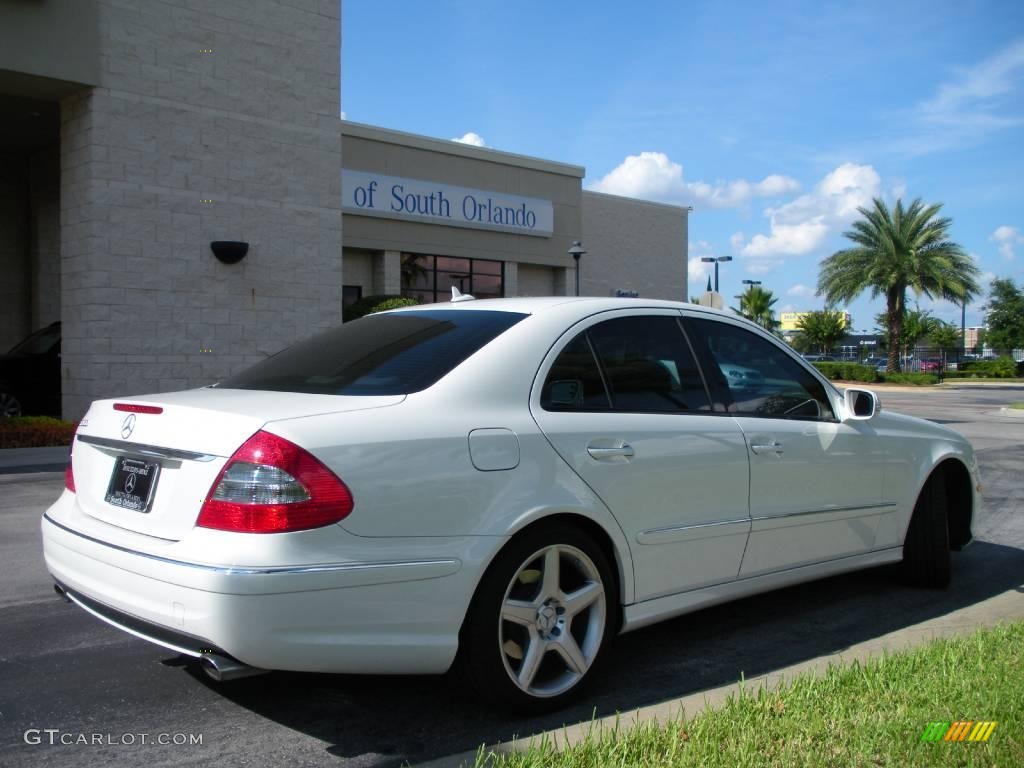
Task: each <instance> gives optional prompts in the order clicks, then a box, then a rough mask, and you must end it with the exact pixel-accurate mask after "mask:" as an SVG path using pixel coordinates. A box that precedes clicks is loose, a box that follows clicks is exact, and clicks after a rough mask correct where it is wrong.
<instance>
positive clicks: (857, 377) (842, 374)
mask: <svg viewBox="0 0 1024 768" xmlns="http://www.w3.org/2000/svg"><path fill="white" fill-rule="evenodd" d="M813 365H814V367H815V368H817V369H818V370H819V371H821V372H822V373H823V374H825V375H826V376H828V377H829V379H831V380H832V381H863V382H867V383H871V382H875V381H878V380H879V375H878V371H876V370H875V369H874V368H873V367H872V366H870V365H861V364H860V363H814V364H813Z"/></svg>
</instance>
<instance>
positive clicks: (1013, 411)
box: [999, 408, 1024, 419]
mask: <svg viewBox="0 0 1024 768" xmlns="http://www.w3.org/2000/svg"><path fill="white" fill-rule="evenodd" d="M999 415H1000V416H1013V417H1014V418H1018V419H1024V409H1022V408H1000V409H999Z"/></svg>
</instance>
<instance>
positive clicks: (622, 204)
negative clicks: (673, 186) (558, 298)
mask: <svg viewBox="0 0 1024 768" xmlns="http://www.w3.org/2000/svg"><path fill="white" fill-rule="evenodd" d="M687 214H688V211H687V210H686V209H685V208H681V207H679V206H674V205H663V204H661V203H649V202H646V201H643V200H633V199H631V198H625V197H617V196H615V195H605V194H600V193H597V192H586V191H585V192H584V193H583V233H584V234H583V247H584V248H585V249H586V251H587V253H586V255H585V256H583V258H582V260H581V262H580V294H581V295H584V296H608V295H610V294H611V293H612V292H614V291H615V290H616V289H625V290H635V291H639V293H640V295H641V296H643V297H646V298H651V299H672V300H674V301H689V295H688V294H687V274H686V272H687V269H686V261H687ZM521 280H522V278H520V281H521ZM571 280H572V276H571V275H570V281H571ZM570 290H571V289H570Z"/></svg>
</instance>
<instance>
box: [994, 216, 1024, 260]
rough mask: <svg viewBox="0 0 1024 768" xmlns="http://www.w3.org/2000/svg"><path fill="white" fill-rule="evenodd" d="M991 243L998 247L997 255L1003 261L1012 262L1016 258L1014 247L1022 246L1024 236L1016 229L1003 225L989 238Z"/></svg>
mask: <svg viewBox="0 0 1024 768" xmlns="http://www.w3.org/2000/svg"><path fill="white" fill-rule="evenodd" d="M989 240H991V241H992V242H993V243H997V244H998V245H999V253H1000V255H1001V256H1002V257H1003V259H1004V260H1005V261H1013V260H1014V258H1015V257H1016V254H1015V253H1014V250H1013V249H1014V247H1015V246H1018V245H1024V235H1022V234H1021V233H1020V230H1019V229H1017V228H1016V227H1008V226H1006V225H1005V224H1004V225H1003V226H1001V227H997V228H996V231H995V232H993V233H992V234H991V236H990V237H989Z"/></svg>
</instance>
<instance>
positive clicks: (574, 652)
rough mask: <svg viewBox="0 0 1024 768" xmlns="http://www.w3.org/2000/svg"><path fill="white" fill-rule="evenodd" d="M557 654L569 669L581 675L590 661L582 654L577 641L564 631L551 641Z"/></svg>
mask: <svg viewBox="0 0 1024 768" xmlns="http://www.w3.org/2000/svg"><path fill="white" fill-rule="evenodd" d="M551 645H552V647H553V648H554V650H555V651H557V652H558V655H559V656H561V657H562V660H563V661H565V666H566V667H568V668H569V670H570V671H572V672H575V673H576V674H577V675H582V674H583V673H584V672H586V671H587V668H588V667H589V666H590V663H589V662H588V661H587V657H586V656H584V655H583V651H582V650H581V649H580V646H579V643H577V642H576V638H574V637H573V636H572V635H571V634H570V633H568V632H564V633H563V634H562V636H561V637H560V638H558V640H555V641H553V642H552V643H551Z"/></svg>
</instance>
